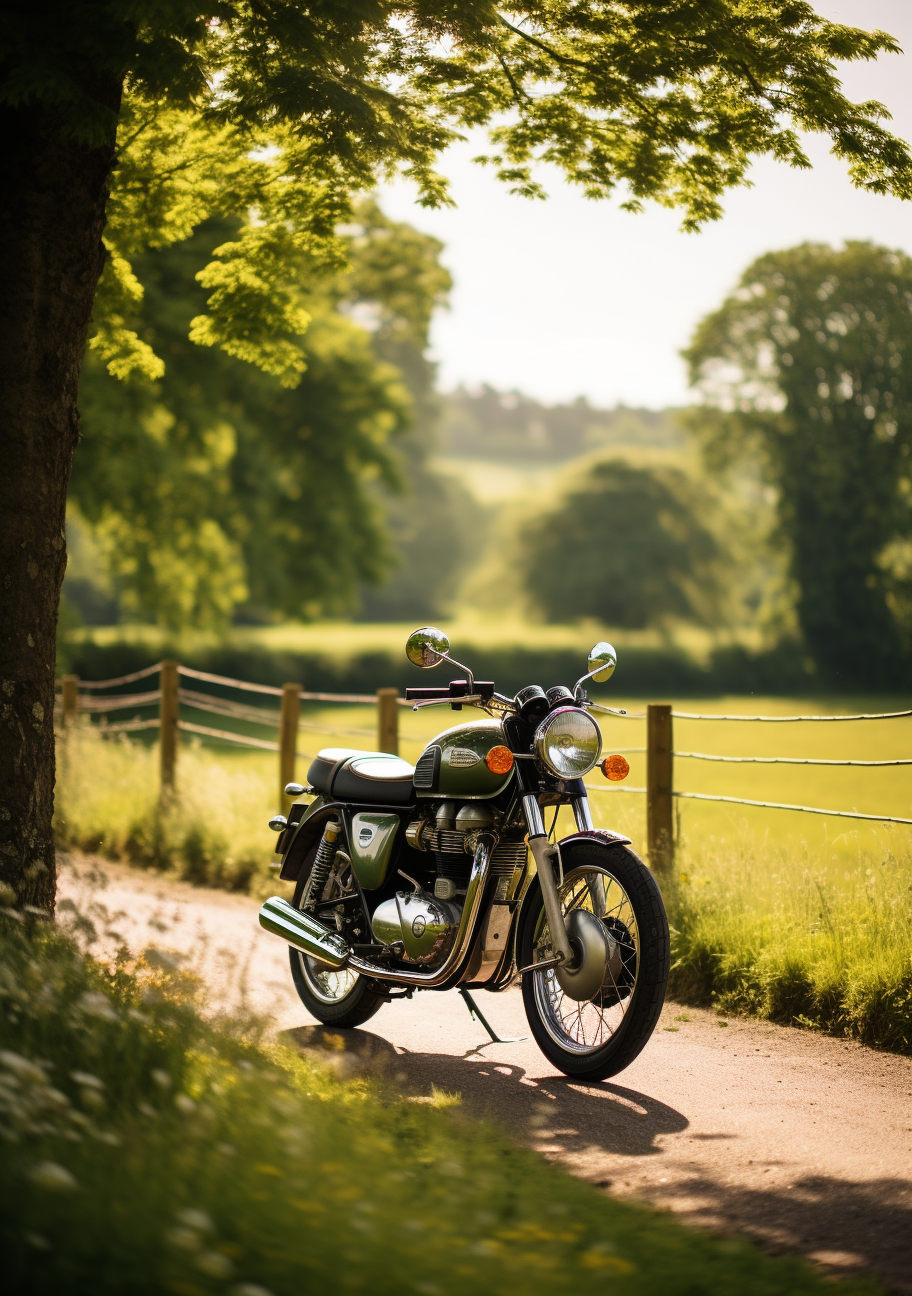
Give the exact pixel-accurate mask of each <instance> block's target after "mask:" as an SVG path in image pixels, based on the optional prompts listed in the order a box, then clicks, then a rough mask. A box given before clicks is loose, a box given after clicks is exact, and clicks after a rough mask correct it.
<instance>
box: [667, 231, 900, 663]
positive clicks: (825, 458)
mask: <svg viewBox="0 0 912 1296" xmlns="http://www.w3.org/2000/svg"><path fill="white" fill-rule="evenodd" d="M687 357H688V360H689V362H690V367H691V375H692V378H693V380H694V382H696V383H697V384H698V385H699V387H700V389H701V390H702V393H703V395H704V398H705V401H706V407H705V408H703V409H700V410H697V411H696V412H695V415H694V420H693V423H694V427H695V428H696V429H697V431H698V433H699V435H700V437H701V438H702V441H703V444H704V447H705V449H706V450H707V452H708V454H709V456H710V461H711V462H712V463H714V464H716V465H717V466H722V465H724V464H725V463H727V462H731V461H732V460H733V459H736V458H737V457H739V456H743V455H751V456H754V457H759V458H760V460H761V462H762V463H763V464H764V466H765V469H766V472H767V474H768V478H769V480H770V481H771V482H772V483H773V484H774V486H775V488H776V491H777V497H778V516H779V527H780V532H781V535H782V537H783V539H784V540H785V541H786V543H787V545H788V549H789V554H790V561H791V571H792V576H793V577H794V580H795V583H796V585H797V588H798V618H799V621H800V624H801V627H802V630H803V632H804V635H805V638H806V640H807V643H808V646H809V647H810V648H811V650H812V652H813V654H814V657H815V659H816V661H817V663H818V665H819V666H820V667H821V668H822V669H823V671H824V672H825V673H827V674H830V675H836V676H838V677H839V679H840V681H841V682H842V683H843V684H847V683H855V684H857V685H859V686H862V685H870V684H875V685H887V684H891V683H893V684H895V683H899V682H902V681H903V680H905V679H907V678H908V652H909V648H910V644H912V458H910V452H912V258H909V257H908V256H906V255H904V254H903V253H901V252H893V251H890V250H889V249H887V248H882V247H875V246H873V245H871V244H870V243H848V244H846V246H845V247H844V248H842V249H839V250H836V249H833V248H830V247H826V246H824V245H820V244H804V245H802V246H801V247H796V248H791V249H789V250H787V251H783V252H771V253H769V254H768V255H766V256H763V257H760V258H759V259H758V260H757V261H755V262H754V263H753V264H752V265H751V266H749V267H748V269H747V270H746V271H745V273H744V275H743V276H742V279H741V282H740V284H739V286H738V288H737V290H736V291H735V292H734V293H733V294H732V295H731V296H730V297H729V298H728V299H727V300H726V301H725V302H724V303H723V304H722V306H721V307H720V308H719V309H718V310H717V311H714V312H713V313H712V314H711V315H709V316H707V317H706V319H704V320H703V321H702V323H701V324H700V326H699V328H698V329H697V332H696V334H695V336H694V339H693V342H692V343H691V346H690V349H689V351H688V353H687Z"/></svg>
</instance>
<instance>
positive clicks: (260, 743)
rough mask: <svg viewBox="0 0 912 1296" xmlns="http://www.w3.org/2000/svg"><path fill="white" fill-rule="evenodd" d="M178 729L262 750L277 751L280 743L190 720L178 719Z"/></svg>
mask: <svg viewBox="0 0 912 1296" xmlns="http://www.w3.org/2000/svg"><path fill="white" fill-rule="evenodd" d="M177 727H178V729H181V730H183V731H184V732H185V733H193V734H200V735H201V736H202V737H203V738H222V739H223V740H224V741H225V742H233V743H240V744H241V746H243V747H258V748H260V749H261V750H262V751H271V752H277V751H278V750H279V744H278V743H277V742H269V741H268V740H267V739H265V738H250V737H248V736H247V735H246V734H236V733H230V732H229V731H228V730H227V729H210V728H209V726H208V725H198V724H192V723H191V721H189V720H178V722H177Z"/></svg>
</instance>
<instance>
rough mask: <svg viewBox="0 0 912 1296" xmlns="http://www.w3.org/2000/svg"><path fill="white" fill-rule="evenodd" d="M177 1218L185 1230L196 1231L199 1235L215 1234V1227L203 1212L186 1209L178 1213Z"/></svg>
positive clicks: (191, 1208) (190, 1208)
mask: <svg viewBox="0 0 912 1296" xmlns="http://www.w3.org/2000/svg"><path fill="white" fill-rule="evenodd" d="M177 1218H178V1220H180V1222H181V1224H186V1226H187V1228H192V1229H197V1230H198V1231H199V1232H200V1233H214V1232H215V1225H214V1224H213V1223H212V1220H211V1219H210V1218H209V1216H208V1215H207V1214H206V1212H205V1211H201V1210H195V1209H194V1208H193V1207H188V1208H187V1210H182V1211H178V1213H177Z"/></svg>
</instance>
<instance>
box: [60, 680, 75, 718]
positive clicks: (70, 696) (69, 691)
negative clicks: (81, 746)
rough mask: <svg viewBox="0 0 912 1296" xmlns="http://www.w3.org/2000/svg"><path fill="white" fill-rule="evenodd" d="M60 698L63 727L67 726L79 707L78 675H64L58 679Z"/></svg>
mask: <svg viewBox="0 0 912 1296" xmlns="http://www.w3.org/2000/svg"><path fill="white" fill-rule="evenodd" d="M60 684H61V700H62V702H63V727H64V729H66V728H68V726H69V725H71V724H72V723H73V721H74V720H75V719H76V712H77V711H78V709H79V676H78V675H64V677H63V679H62V680H61V681H60Z"/></svg>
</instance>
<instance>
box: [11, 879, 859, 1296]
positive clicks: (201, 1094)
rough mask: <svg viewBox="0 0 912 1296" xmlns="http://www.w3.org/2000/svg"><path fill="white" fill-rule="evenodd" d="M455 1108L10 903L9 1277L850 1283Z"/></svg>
mask: <svg viewBox="0 0 912 1296" xmlns="http://www.w3.org/2000/svg"><path fill="white" fill-rule="evenodd" d="M5 890H6V891H7V892H9V888H6V889H5ZM9 894H10V895H11V892H9ZM8 899H9V895H7V896H5V897H4V900H5V901H6V902H8ZM452 1105H453V1100H452V1099H449V1098H447V1097H446V1096H445V1095H432V1101H431V1102H430V1103H421V1104H415V1103H411V1102H408V1101H406V1100H404V1099H403V1098H401V1097H398V1096H395V1095H393V1094H391V1093H389V1092H385V1091H384V1090H383V1089H382V1088H381V1087H380V1085H379V1083H378V1082H374V1081H367V1080H364V1079H360V1080H343V1079H340V1078H337V1077H336V1076H335V1075H334V1074H333V1073H332V1072H331V1071H329V1070H325V1069H321V1068H320V1067H319V1066H318V1065H316V1064H315V1063H313V1062H310V1061H307V1060H305V1059H304V1058H302V1057H300V1056H299V1055H297V1054H295V1053H292V1052H291V1051H290V1050H288V1049H285V1048H281V1047H277V1046H274V1047H265V1046H263V1045H262V1044H260V1043H258V1041H257V1038H256V1035H255V1033H252V1032H251V1028H250V1026H249V1025H248V1026H246V1027H244V1026H243V1025H242V1024H238V1023H235V1024H231V1023H222V1024H219V1023H215V1022H212V1021H207V1020H205V1019H204V1018H203V1017H202V1016H201V1015H200V1013H199V1011H198V1010H197V1008H196V1006H195V1005H194V1003H193V1001H192V998H191V997H190V994H189V992H188V987H187V986H186V985H183V984H181V983H180V982H179V981H176V980H175V979H174V978H173V977H169V976H168V975H166V974H165V973H163V972H161V971H154V970H152V969H150V968H148V967H146V966H145V965H144V964H143V963H142V961H140V962H138V963H134V962H133V961H132V960H130V958H129V957H128V956H127V955H126V954H125V953H124V954H122V955H121V956H120V958H119V959H118V960H117V961H116V962H115V964H114V965H113V966H110V967H102V966H100V965H99V964H98V963H96V962H94V961H93V960H92V959H91V958H89V957H87V956H85V955H83V954H81V953H80V951H79V949H78V948H77V947H76V945H75V943H74V942H73V940H71V939H70V938H68V937H67V936H66V935H65V934H64V933H63V932H61V931H60V930H59V928H54V927H53V926H51V925H50V924H47V923H42V922H40V921H39V922H37V923H36V920H35V918H34V917H32V916H30V915H26V914H21V913H16V912H14V911H11V910H9V909H7V910H6V911H5V912H4V913H2V914H0V1138H2V1140H3V1142H4V1154H3V1156H2V1157H0V1241H2V1247H3V1275H4V1290H5V1291H8V1292H10V1293H16V1294H18V1293H23V1294H24V1293H29V1296H45V1294H46V1296H58V1293H60V1292H66V1293H68V1294H69V1293H77V1294H80V1296H81V1294H82V1293H86V1294H87V1296H88V1294H89V1293H91V1296H104V1294H105V1293H111V1294H112V1296H113V1294H114V1293H116V1294H117V1296H121V1293H124V1292H130V1293H133V1294H134V1296H137V1294H139V1296H146V1293H149V1294H151V1293H156V1294H157V1293H164V1292H168V1293H176V1294H177V1296H221V1294H223V1293H225V1294H230V1296H270V1293H271V1294H273V1296H300V1293H301V1292H311V1291H326V1292H333V1293H336V1292H370V1293H372V1296H393V1294H394V1293H395V1296H401V1293H403V1292H405V1293H419V1294H423V1296H438V1294H439V1296H449V1294H450V1293H452V1294H453V1296H462V1293H465V1294H466V1296H469V1294H470V1293H471V1296H487V1294H490V1296H494V1293H502V1292H505V1291H517V1292H522V1293H523V1294H524V1296H545V1294H546V1293H547V1296H554V1294H555V1293H567V1294H568V1296H570V1293H572V1294H573V1296H590V1294H591V1296H596V1293H604V1292H605V1291H606V1290H609V1289H610V1288H612V1287H614V1286H615V1285H617V1284H618V1283H619V1282H620V1283H623V1284H624V1285H625V1286H626V1287H631V1288H632V1289H633V1290H635V1291H636V1292H637V1293H642V1296H659V1294H660V1293H661V1296H685V1294H689V1293H694V1292H707V1293H719V1294H720V1296H721V1294H723V1293H725V1294H727V1293H731V1294H732V1296H734V1294H735V1293H738V1294H739V1296H761V1293H762V1294H763V1296H786V1293H822V1292H824V1291H826V1290H829V1289H830V1284H829V1283H828V1282H827V1280H825V1279H824V1278H823V1277H821V1276H819V1275H817V1274H816V1273H814V1272H813V1271H812V1270H810V1269H809V1268H808V1267H807V1266H806V1265H804V1264H803V1263H802V1262H800V1261H797V1260H791V1259H781V1258H779V1259H772V1258H769V1257H765V1256H762V1255H761V1254H760V1253H758V1252H757V1251H756V1250H755V1249H754V1248H753V1247H752V1246H750V1245H748V1244H747V1243H743V1242H736V1241H732V1240H720V1239H713V1238H708V1237H704V1236H701V1235H700V1234H698V1233H696V1232H693V1231H691V1230H689V1229H685V1228H684V1227H682V1226H681V1225H679V1224H677V1223H675V1222H674V1221H673V1220H672V1219H671V1218H670V1217H669V1216H667V1215H664V1214H659V1213H655V1212H652V1211H650V1210H648V1209H646V1208H644V1207H637V1206H633V1205H629V1204H624V1203H620V1202H615V1201H612V1200H611V1199H610V1198H608V1197H606V1196H604V1195H603V1194H601V1193H599V1192H598V1191H597V1190H596V1189H594V1188H592V1187H590V1186H589V1185H587V1184H585V1183H582V1182H580V1181H578V1180H574V1179H571V1178H570V1177H569V1176H567V1175H564V1174H563V1173H561V1172H560V1171H558V1170H557V1169H555V1168H553V1167H550V1166H548V1165H546V1164H544V1163H543V1162H542V1161H540V1160H539V1159H538V1158H536V1157H535V1156H534V1155H533V1154H531V1153H528V1152H524V1151H521V1150H519V1149H518V1148H516V1147H515V1146H514V1145H512V1144H511V1143H509V1142H508V1141H507V1140H506V1139H505V1137H504V1136H502V1135H501V1134H500V1133H499V1132H498V1131H497V1130H495V1129H493V1128H489V1127H486V1126H484V1125H479V1124H470V1123H468V1122H464V1121H461V1120H460V1119H459V1113H458V1108H457V1109H456V1110H455V1112H454V1111H453V1110H451V1108H452ZM842 1290H843V1291H844V1292H845V1293H846V1296H852V1294H854V1293H861V1292H863V1291H867V1292H869V1293H870V1292H871V1291H872V1290H873V1287H872V1285H870V1284H868V1283H855V1282H848V1283H845V1284H844V1285H843V1286H842Z"/></svg>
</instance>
